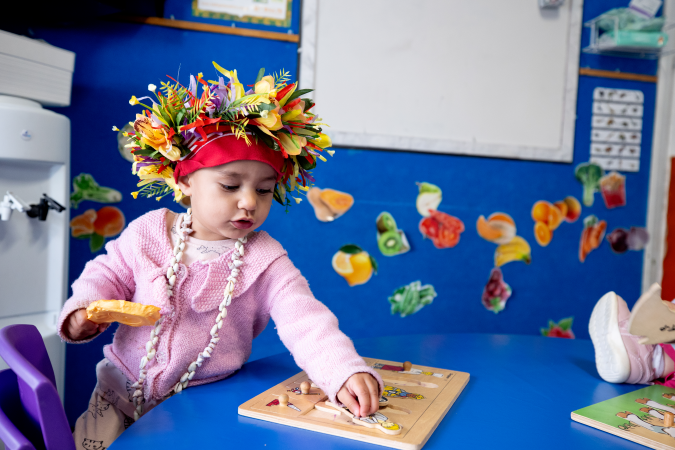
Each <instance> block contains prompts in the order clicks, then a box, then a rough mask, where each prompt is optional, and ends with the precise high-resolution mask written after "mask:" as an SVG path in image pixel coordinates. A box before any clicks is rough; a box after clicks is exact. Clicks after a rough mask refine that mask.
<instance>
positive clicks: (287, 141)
mask: <svg viewBox="0 0 675 450" xmlns="http://www.w3.org/2000/svg"><path fill="white" fill-rule="evenodd" d="M277 136H278V137H279V141H281V145H282V146H283V147H284V150H286V153H288V154H289V155H299V154H300V152H302V147H304V146H305V145H307V139H305V138H304V137H302V136H291V135H289V134H286V133H279V134H278V135H277Z"/></svg>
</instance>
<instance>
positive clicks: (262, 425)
mask: <svg viewBox="0 0 675 450" xmlns="http://www.w3.org/2000/svg"><path fill="white" fill-rule="evenodd" d="M355 344H356V348H357V350H358V351H359V354H361V355H363V356H368V357H372V358H381V359H386V360H392V361H404V360H408V361H412V362H413V364H419V365H424V366H431V367H439V368H445V369H452V370H458V371H462V372H469V373H470V374H471V380H470V381H469V384H468V385H467V386H466V388H465V389H464V391H463V392H462V394H461V395H460V396H459V398H458V399H457V401H456V402H455V404H454V406H453V407H452V408H451V409H450V411H449V412H448V414H447V415H446V416H445V419H443V421H442V422H441V423H440V425H439V426H438V428H437V429H436V431H435V432H434V434H433V435H432V436H431V438H430V439H429V441H428V442H427V444H426V446H425V447H424V449H425V450H431V449H447V448H450V447H452V448H456V449H464V448H477V449H483V448H485V449H489V448H502V449H504V448H519V449H521V448H523V449H531V448H532V449H534V448H544V449H546V450H553V449H565V450H568V449H575V450H581V449H594V450H596V449H601V448H608V449H609V448H611V449H644V448H645V447H642V446H640V445H638V444H635V443H633V442H630V441H627V440H624V439H621V438H619V437H616V436H612V435H610V434H608V433H604V432H602V431H600V430H596V429H595V428H591V427H587V426H585V425H582V424H579V423H577V422H574V421H572V420H571V419H570V413H571V412H572V411H574V410H576V409H579V408H582V407H584V406H588V405H591V404H593V403H597V402H600V401H603V400H607V399H609V398H612V397H615V396H617V395H621V394H625V393H627V392H630V391H633V390H636V389H638V388H640V387H641V386H635V385H617V384H610V383H605V382H604V381H602V380H601V379H600V377H599V376H598V373H597V371H596V369H595V361H594V356H593V346H592V344H591V342H590V341H586V340H568V339H556V338H544V337H535V336H510V335H484V334H445V335H414V336H395V337H381V338H373V339H367V340H366V339H362V340H357V341H355ZM299 371H300V369H299V368H298V367H297V366H296V365H295V363H294V362H293V358H292V357H291V356H290V355H289V354H288V353H284V354H279V355H275V356H270V357H268V358H264V359H260V360H258V361H254V362H251V363H248V364H245V365H244V367H243V368H242V369H241V370H240V371H239V372H237V373H236V374H234V375H233V376H232V377H230V378H228V379H226V380H223V381H220V382H217V383H212V384H208V385H204V386H197V387H192V388H188V389H186V390H185V391H183V392H181V393H180V394H178V395H175V396H173V397H172V398H170V399H169V400H167V401H165V402H164V403H162V404H161V405H159V406H157V407H156V408H155V409H153V410H152V411H150V412H149V413H148V414H146V415H145V416H143V417H142V418H141V419H140V420H139V421H138V422H137V423H135V424H134V425H133V426H131V427H130V428H129V429H128V430H127V431H126V432H125V433H124V434H122V436H120V438H119V439H118V440H117V441H115V443H114V444H113V445H112V446H111V447H109V448H110V450H121V449H127V448H129V449H138V448H144V447H145V448H158V449H163V450H169V449H186V448H200V449H221V448H233V449H234V448H247V449H248V448H256V449H263V448H265V449H274V448H282V449H285V448H289V449H291V448H292V449H302V450H311V449H322V450H324V449H343V448H349V449H368V450H377V449H381V448H384V447H379V446H376V445H372V444H365V443H361V442H357V441H352V440H347V439H343V438H338V437H334V436H328V435H325V434H320V433H315V432H311V431H305V430H301V429H298V428H292V427H287V426H283V425H278V424H274V423H270V422H265V421H262V420H256V419H250V418H248V417H242V416H239V415H238V414H237V407H238V406H239V405H240V404H242V403H244V402H245V401H246V400H249V399H250V398H253V397H255V396H256V395H258V394H259V393H261V392H263V391H264V390H266V389H268V388H270V387H272V386H274V385H275V384H277V383H280V382H281V381H283V380H285V379H286V378H289V377H290V376H292V375H294V374H295V373H297V372H299Z"/></svg>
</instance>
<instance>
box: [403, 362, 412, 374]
mask: <svg viewBox="0 0 675 450" xmlns="http://www.w3.org/2000/svg"><path fill="white" fill-rule="evenodd" d="M410 369H412V363H411V362H410V361H406V362H404V363H403V370H404V371H406V372H408V371H409V370H410Z"/></svg>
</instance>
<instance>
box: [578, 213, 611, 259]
mask: <svg viewBox="0 0 675 450" xmlns="http://www.w3.org/2000/svg"><path fill="white" fill-rule="evenodd" d="M605 230H607V222H605V221H604V220H598V218H597V217H596V216H594V215H590V216H588V217H586V218H585V219H584V231H582V232H581V240H580V241H579V261H581V262H584V261H586V257H587V256H588V254H589V253H590V252H592V251H593V250H595V249H596V248H598V247H599V246H600V244H601V243H602V238H603V237H604V236H605Z"/></svg>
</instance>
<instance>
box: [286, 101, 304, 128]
mask: <svg viewBox="0 0 675 450" xmlns="http://www.w3.org/2000/svg"><path fill="white" fill-rule="evenodd" d="M281 119H282V120H283V121H284V122H289V121H293V122H301V123H307V121H308V120H309V119H307V117H306V116H305V101H304V100H300V101H299V102H298V103H297V104H296V105H295V106H293V107H292V108H291V109H288V110H286V112H285V113H284V114H283V115H282V116H281Z"/></svg>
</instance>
